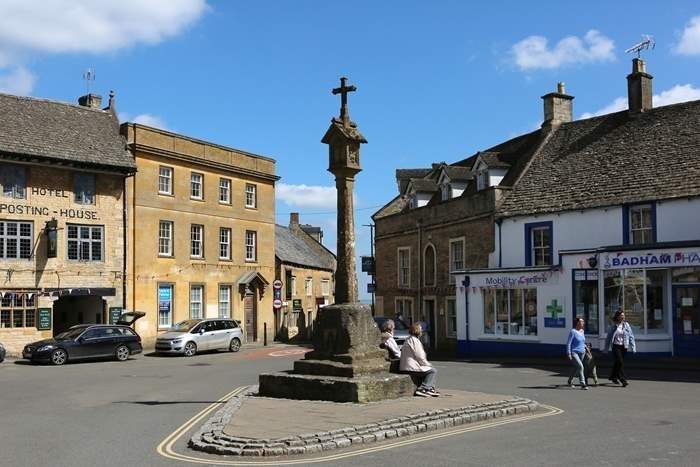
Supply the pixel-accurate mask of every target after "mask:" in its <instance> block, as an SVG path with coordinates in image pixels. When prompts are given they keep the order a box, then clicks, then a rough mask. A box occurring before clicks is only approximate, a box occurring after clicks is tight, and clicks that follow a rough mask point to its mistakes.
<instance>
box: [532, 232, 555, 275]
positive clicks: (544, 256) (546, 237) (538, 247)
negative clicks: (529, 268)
mask: <svg viewBox="0 0 700 467" xmlns="http://www.w3.org/2000/svg"><path fill="white" fill-rule="evenodd" d="M530 251H531V256H530V257H531V258H532V265H533V266H547V265H551V264H552V228H551V227H548V226H545V227H533V228H532V229H530Z"/></svg>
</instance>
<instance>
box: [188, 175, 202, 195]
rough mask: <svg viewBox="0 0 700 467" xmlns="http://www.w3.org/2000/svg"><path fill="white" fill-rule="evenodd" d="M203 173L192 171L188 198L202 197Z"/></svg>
mask: <svg viewBox="0 0 700 467" xmlns="http://www.w3.org/2000/svg"><path fill="white" fill-rule="evenodd" d="M203 184H204V175H202V174H200V173H197V172H192V174H191V175H190V198H192V199H202V198H203V197H204V187H203V186H202V185H203Z"/></svg>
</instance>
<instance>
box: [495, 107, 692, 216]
mask: <svg viewBox="0 0 700 467" xmlns="http://www.w3.org/2000/svg"><path fill="white" fill-rule="evenodd" d="M553 131H554V132H553V133H552V134H551V136H550V137H549V138H548V140H547V141H546V143H545V144H544V145H543V147H542V148H541V149H540V150H539V151H537V153H536V154H535V155H534V156H533V158H532V161H531V162H530V164H529V167H528V168H527V172H526V173H525V175H524V176H523V177H522V178H521V179H520V180H519V181H517V183H515V184H514V186H513V189H512V192H511V193H510V195H509V196H508V197H507V198H506V199H505V201H504V202H503V204H502V205H501V207H500V209H499V211H498V213H497V215H498V216H499V217H508V216H515V215H526V214H539V213H548V212H556V211H565V210H578V209H588V208H595V207H603V206H610V205H619V204H624V203H636V202H645V201H652V200H662V199H671V198H679V197H689V196H700V101H692V102H686V103H682V104H674V105H669V106H665V107H657V108H654V109H651V110H649V111H647V112H644V113H641V114H636V115H630V114H629V113H628V111H627V110H624V111H621V112H617V113H613V114H608V115H604V116H601V117H595V118H590V119H586V120H576V121H573V122H569V123H564V124H562V125H561V126H559V127H558V128H556V129H555V130H553ZM504 181H505V180H504Z"/></svg>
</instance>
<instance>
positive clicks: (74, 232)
mask: <svg viewBox="0 0 700 467" xmlns="http://www.w3.org/2000/svg"><path fill="white" fill-rule="evenodd" d="M67 228H68V234H67V239H68V259H69V260H73V261H102V260H103V256H104V255H103V246H104V235H103V232H104V228H103V227H102V226H94V225H76V224H68V225H67Z"/></svg>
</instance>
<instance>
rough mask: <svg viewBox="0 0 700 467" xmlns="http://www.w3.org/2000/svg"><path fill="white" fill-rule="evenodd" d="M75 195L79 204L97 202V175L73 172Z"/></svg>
mask: <svg viewBox="0 0 700 467" xmlns="http://www.w3.org/2000/svg"><path fill="white" fill-rule="evenodd" d="M73 196H74V199H75V202H76V203H78V204H95V175H94V174H88V173H82V172H77V173H75V174H73Z"/></svg>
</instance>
